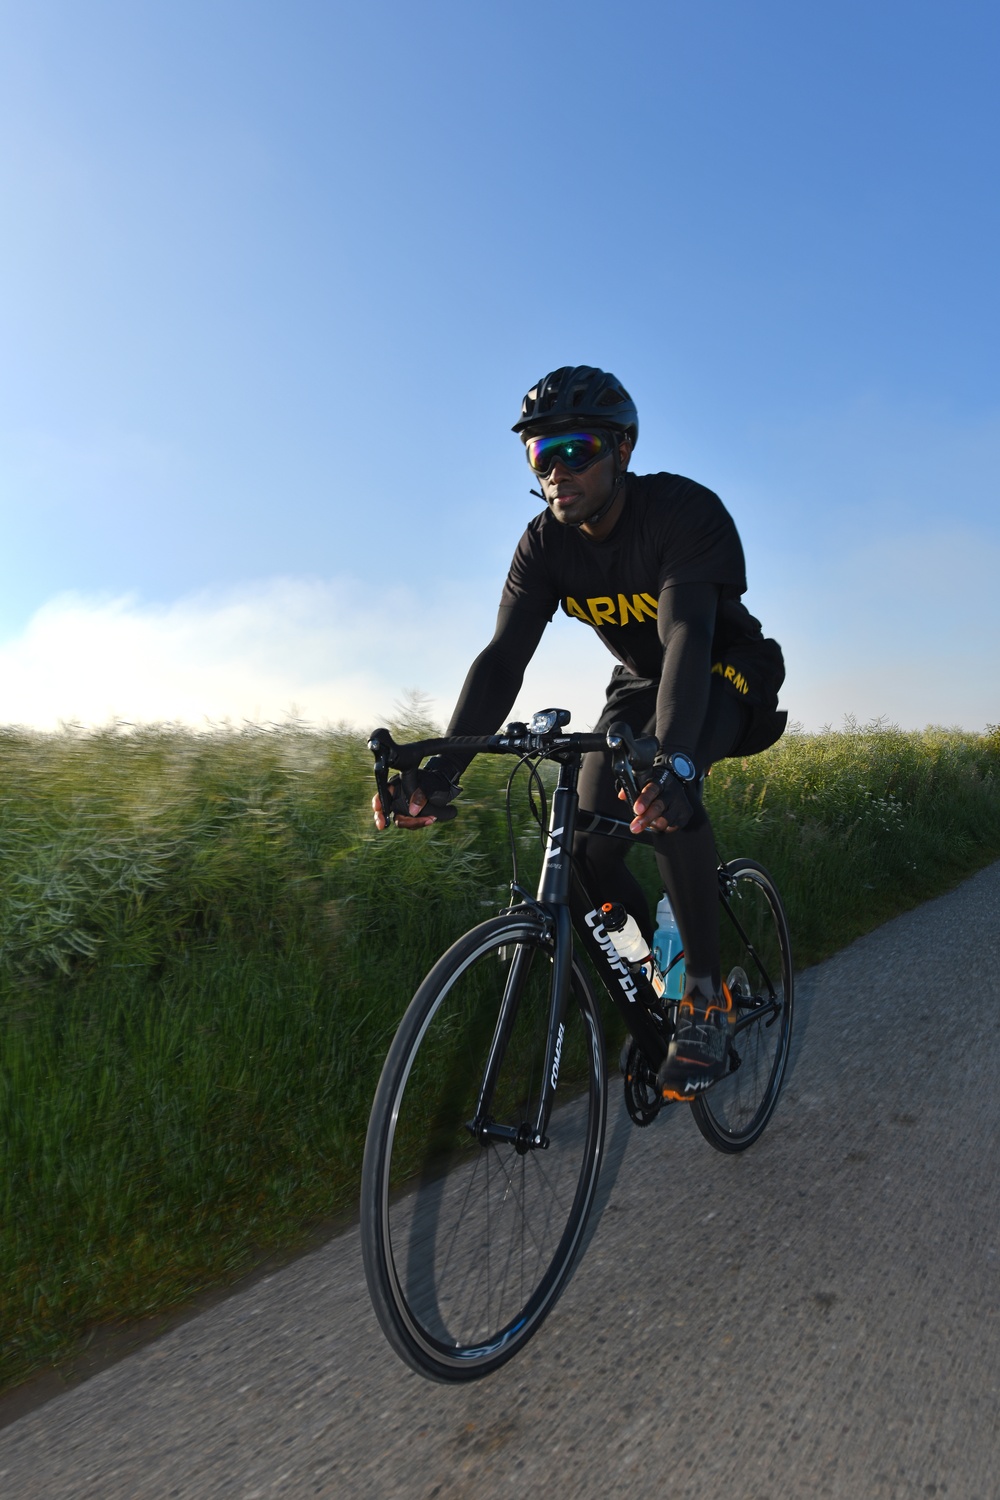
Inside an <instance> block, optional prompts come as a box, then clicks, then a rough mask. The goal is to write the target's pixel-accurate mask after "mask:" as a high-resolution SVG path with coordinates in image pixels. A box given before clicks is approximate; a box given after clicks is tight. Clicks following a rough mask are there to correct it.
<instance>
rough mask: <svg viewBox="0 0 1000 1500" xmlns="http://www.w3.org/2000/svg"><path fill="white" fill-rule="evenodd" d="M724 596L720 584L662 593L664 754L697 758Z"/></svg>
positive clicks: (659, 720)
mask: <svg viewBox="0 0 1000 1500" xmlns="http://www.w3.org/2000/svg"><path fill="white" fill-rule="evenodd" d="M720 593H721V590H720V588H719V586H718V584H715V583H675V584H670V583H667V584H664V586H663V588H662V589H661V590H660V598H659V604H658V607H657V615H656V621H657V630H658V631H659V635H660V642H661V644H662V646H663V669H662V672H661V674H660V687H659V691H658V692H657V695H656V738H657V739H658V740H659V742H660V748H661V749H662V750H668V751H670V750H683V751H685V753H686V754H688V755H690V756H692V757H693V755H694V750H695V746H696V745H697V743H698V735H699V733H700V732H701V726H702V724H703V722H704V719H705V710H706V709H707V707H708V690H709V686H710V684H711V680H712V678H711V672H712V638H713V636H714V634H715V616H716V612H717V610H718V607H719V595H720Z"/></svg>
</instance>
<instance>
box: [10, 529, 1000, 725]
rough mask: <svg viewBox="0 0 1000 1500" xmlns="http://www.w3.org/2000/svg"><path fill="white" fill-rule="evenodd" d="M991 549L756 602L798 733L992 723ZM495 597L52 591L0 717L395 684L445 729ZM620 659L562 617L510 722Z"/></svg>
mask: <svg viewBox="0 0 1000 1500" xmlns="http://www.w3.org/2000/svg"><path fill="white" fill-rule="evenodd" d="M998 575H1000V549H998V548H997V547H996V546H995V545H992V544H990V543H989V542H987V541H986V540H984V539H983V538H982V537H979V536H976V535H974V534H972V533H971V532H970V533H968V534H958V533H955V532H951V533H943V534H941V535H938V536H926V537H923V538H912V537H911V538H909V539H907V540H906V541H905V542H900V543H898V544H895V543H889V542H877V543H872V544H870V545H868V546H865V547H860V548H858V547H856V548H855V549H854V550H853V551H848V550H847V549H845V550H844V551H843V552H842V553H839V554H837V555H835V556H833V557H828V558H825V559H823V560H822V561H820V562H817V561H816V560H815V559H814V560H812V561H811V562H810V565H809V567H808V569H807V568H805V567H802V568H801V569H798V570H795V569H793V570H791V571H786V573H785V576H784V579H783V584H782V587H780V588H777V587H769V588H768V590H767V594H766V596H761V597H760V598H759V599H757V600H756V601H755V600H753V599H752V600H751V607H754V608H757V609H758V610H759V612H760V613H761V615H762V616H763V618H764V624H765V629H766V631H767V632H768V633H769V634H773V635H775V636H777V638H778V639H779V640H780V641H781V642H782V645H783V646H784V648H785V655H786V660H787V663H788V680H787V682H786V686H785V690H784V692H783V694H782V702H783V704H784V706H785V707H787V708H788V710H789V712H790V714H791V716H792V718H793V719H797V720H799V721H800V722H802V723H803V724H804V725H805V726H806V728H809V729H817V728H819V727H820V726H822V725H823V724H825V723H832V724H834V725H838V724H839V723H841V722H842V720H843V718H844V716H845V715H853V716H855V717H856V718H858V719H861V720H867V719H870V718H874V717H878V716H882V717H885V718H888V719H890V720H893V721H894V722H896V723H899V724H901V725H902V726H903V727H907V728H919V727H922V726H923V725H925V724H928V723H944V724H959V725H963V726H965V727H966V728H970V729H977V728H981V727H983V725H985V724H986V723H987V722H997V721H1000V701H998V695H997V688H996V673H995V670H994V667H993V662H994V661H995V659H996V658H997V656H998V655H1000V612H998V609H997V605H996V602H995V580H996V578H997V576H998ZM495 599H496V595H495V594H493V593H492V592H491V593H490V594H489V595H488V596H487V595H486V594H484V593H483V592H482V591H481V590H477V589H474V588H472V587H470V586H457V585H456V586H448V587H446V588H443V589H442V588H441V587H435V588H433V592H430V591H429V596H428V595H425V594H424V593H423V592H422V591H421V590H420V588H419V587H416V586H413V585H405V586H401V585H395V584H393V585H386V586H384V587H375V588H372V587H369V586H367V585H363V584H361V583H360V582H358V581H357V580H353V579H340V580H334V581H326V582H324V581H317V580H305V579H295V578H285V579H272V580H268V581H264V582H260V583H257V584H252V585H245V586H243V587H241V588H238V589H231V590H227V591H224V592H223V591H221V590H219V591H213V592H209V593H202V594H198V595H194V596H191V597H189V598H184V599H180V600H177V601H175V602H174V603H171V604H167V605H152V604H145V603H142V602H140V601H139V600H137V599H136V598H134V597H133V598H118V599H94V598H87V597H85V596H79V595H64V596H61V597H59V598H56V599H53V600H52V601H50V602H49V603H48V604H47V605H45V607H44V608H43V609H40V610H39V611H38V612H37V613H36V614H35V615H34V616H33V618H32V619H31V620H30V621H29V623H28V625H27V626H26V627H25V629H24V630H23V632H22V633H21V634H20V635H18V636H16V637H15V638H13V639H11V640H8V641H7V642H6V643H5V644H3V645H0V721H3V722H6V723H21V724H27V725H32V726H35V727H38V728H54V727H55V726H56V725H57V724H58V723H59V722H60V721H77V722H80V723H82V724H85V725H94V724H103V723H107V722H108V721H109V720H110V719H111V718H115V717H117V718H120V719H123V720H125V721H127V722H132V723H135V722H152V721H158V720H159V721H163V720H166V721H171V720H177V721H180V722H183V723H188V724H193V725H196V726H197V725H204V724H205V723H206V722H218V721H220V720H223V719H230V720H233V721H235V722H242V721H243V720H251V721H254V722H274V721H278V720H282V719H284V718H285V717H287V716H288V715H289V714H291V713H295V714H296V715H297V716H298V717H300V718H302V719H304V720H305V721H307V722H309V723H313V724H324V723H336V722H340V721H346V722H348V723H351V724H353V725H356V726H358V727H359V728H370V727H373V726H374V725H375V724H376V723H378V722H382V721H384V720H385V719H386V718H387V717H389V715H390V714H391V711H392V706H393V704H394V703H395V702H396V701H397V700H398V699H399V698H400V696H401V695H402V693H403V692H404V691H405V690H406V689H407V688H417V689H420V690H421V691H423V692H424V693H426V694H428V695H429V696H430V698H431V703H432V711H433V712H434V714H435V716H436V717H437V718H438V719H439V720H440V721H441V722H444V721H446V720H447V718H448V716H449V714H450V712H451V708H452V706H453V704H454V701H455V698H456V696H457V693H458V690H459V688H460V687H461V684H462V680H463V678H464V676H465V672H466V670H467V668H468V666H469V663H470V662H471V660H472V659H473V657H474V656H475V654H476V652H477V651H478V650H480V649H481V647H482V646H483V645H485V644H486V641H487V640H488V639H489V637H490V634H491V632H492V627H493V621H494V618H495ZM611 665H612V662H611V659H610V657H609V656H608V654H607V653H606V652H605V651H604V650H603V648H602V647H601V646H599V644H598V643H597V642H596V641H594V640H592V639H591V638H590V635H589V632H586V631H585V630H584V628H583V627H582V626H580V625H579V624H576V623H574V622H571V621H568V620H565V619H563V618H562V617H561V616H557V617H556V620H555V621H554V622H553V625H552V626H551V627H550V629H549V630H548V631H547V633H546V635H545V637H544V639H543V641H542V645H541V647H540V649H539V652H538V654H537V656H536V658H535V660H534V661H533V662H532V664H531V666H530V668H529V671H528V675H527V677H526V679H525V685H524V688H523V689H522V692H521V694H520V697H519V700H518V703H517V704H516V705H515V709H514V711H513V712H514V715H515V716H518V717H524V716H526V715H527V714H529V713H530V712H531V711H532V710H534V709H536V708H540V707H545V706H549V705H554V704H558V705H559V706H561V707H566V708H569V709H570V710H571V711H572V714H573V723H574V725H575V726H576V727H577V728H585V727H588V726H589V725H590V724H592V723H593V721H594V720H595V719H596V717H597V715H598V713H599V712H600V709H601V706H602V704H603V701H604V686H605V684H606V682H607V679H608V675H609V671H610V667H611Z"/></svg>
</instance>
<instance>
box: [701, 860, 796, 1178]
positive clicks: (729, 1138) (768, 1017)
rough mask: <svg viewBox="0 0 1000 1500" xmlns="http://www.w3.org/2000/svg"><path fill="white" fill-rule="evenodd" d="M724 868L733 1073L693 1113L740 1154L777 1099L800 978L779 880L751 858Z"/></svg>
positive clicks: (719, 1145)
mask: <svg viewBox="0 0 1000 1500" xmlns="http://www.w3.org/2000/svg"><path fill="white" fill-rule="evenodd" d="M725 870H726V877H727V879H726V888H727V895H728V899H729V903H730V913H729V914H725V908H723V912H724V915H723V916H722V919H721V924H720V925H721V929H722V930H721V940H722V972H723V975H724V976H725V977H726V979H727V981H728V984H729V988H730V990H731V992H732V995H733V1004H734V1006H735V1007H736V1013H737V1020H736V1030H735V1035H734V1037H733V1039H732V1042H731V1045H730V1071H729V1072H727V1073H726V1074H725V1076H724V1077H722V1078H721V1079H720V1080H719V1082H718V1083H716V1084H713V1086H712V1087H711V1088H710V1089H708V1090H707V1091H706V1092H705V1093H704V1094H701V1095H699V1096H698V1098H697V1099H695V1101H694V1103H693V1104H692V1112H693V1114H694V1119H695V1124H696V1125H697V1126H698V1129H699V1130H700V1131H701V1133H702V1135H703V1136H704V1137H705V1139H706V1140H707V1141H708V1142H709V1143H710V1144H711V1145H713V1146H714V1147H715V1148H716V1150H717V1151H725V1152H735V1151H745V1150H746V1148H747V1147H748V1146H752V1145H753V1143H754V1141H756V1140H758V1139H759V1137H760V1135H761V1133H762V1132H763V1130H764V1127H765V1126H766V1125H767V1122H768V1120H770V1118H771V1115H772V1114H773V1113H774V1108H775V1105H776V1104H777V1102H778V1095H779V1094H780V1092H781V1083H782V1079H783V1078H784V1074H785V1067H786V1065H787V1063H788V1048H789V1042H790V1039H791V1032H792V1007H793V1004H794V998H795V994H794V988H795V979H794V972H793V969H792V945H791V938H790V937H789V932H788V919H787V917H786V915H785V909H784V906H783V905H782V901H781V897H780V895H779V894H778V889H777V887H776V886H775V884H774V881H773V880H772V879H771V877H770V875H769V874H768V873H767V871H766V870H765V869H764V868H763V866H762V865H759V864H758V863H757V862H756V860H752V859H734V860H732V861H730V863H729V864H728V865H726V867H725ZM733 917H735V918H736V921H733V920H732V918H733ZM737 922H738V923H739V925H740V926H741V927H742V929H743V933H742V934H741V932H740V930H739V927H738V926H737ZM743 934H745V937H744V935H743ZM747 939H749V943H748V942H747Z"/></svg>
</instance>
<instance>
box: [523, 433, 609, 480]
mask: <svg viewBox="0 0 1000 1500" xmlns="http://www.w3.org/2000/svg"><path fill="white" fill-rule="evenodd" d="M524 447H525V451H526V452H527V455H528V463H529V464H530V465H531V467H532V469H534V471H535V473H536V474H547V473H548V472H549V470H550V469H551V468H552V465H553V464H554V463H556V462H557V461H558V462H559V463H561V464H562V465H563V466H564V467H565V468H567V469H569V470H571V471H572V473H574V474H582V473H583V471H584V470H585V469H589V468H590V466H591V464H596V463H597V461H598V459H601V458H604V456H605V454H607V453H610V452H611V450H612V439H611V435H610V433H607V432H557V433H553V434H552V435H551V436H550V437H534V438H528V440H527V442H526V443H525V445H524Z"/></svg>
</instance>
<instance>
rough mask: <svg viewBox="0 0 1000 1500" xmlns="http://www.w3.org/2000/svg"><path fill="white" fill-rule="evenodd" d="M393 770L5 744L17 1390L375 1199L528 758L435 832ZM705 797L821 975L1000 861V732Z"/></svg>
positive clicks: (0, 996)
mask: <svg viewBox="0 0 1000 1500" xmlns="http://www.w3.org/2000/svg"><path fill="white" fill-rule="evenodd" d="M394 728H395V729H396V731H397V733H398V734H400V735H401V736H403V737H405V736H406V735H409V736H410V737H411V738H412V737H413V735H414V734H415V733H420V732H424V731H425V730H426V728H427V726H426V725H422V724H421V723H419V722H417V721H416V720H415V719H414V718H413V716H412V715H411V717H410V720H409V722H403V723H401V724H398V725H396V726H394ZM370 764H371V760H370V756H369V755H368V753H367V751H366V750H365V747H364V740H363V737H362V736H361V735H359V734H356V733H354V732H350V731H347V730H337V731H330V732H326V733H313V732H309V731H307V730H305V729H303V728H300V727H297V726H294V725H288V726H282V727H280V728H274V729H256V728H253V729H245V730H241V731H236V730H229V729H227V730H220V731H219V732H217V733H212V734H194V733H190V732H188V731H184V730H179V729H174V728H163V727H155V728H146V729H126V728H115V729H109V730H107V731H105V732H101V733H95V734H83V733H78V732H74V731H72V730H67V731H66V732H64V733H62V734H57V735H35V734H29V733H25V732H21V731H17V730H6V731H0V1385H4V1384H11V1383H14V1382H16V1381H17V1380H19V1379H21V1378H23V1377H24V1376H25V1375H26V1374H27V1373H28V1372H29V1371H30V1370H31V1369H33V1368H35V1367H36V1366H38V1365H39V1364H43V1363H46V1362H48V1361H52V1360H57V1359H58V1358H59V1357H60V1356H62V1355H64V1354H65V1353H66V1352H67V1350H69V1349H70V1348H72V1346H73V1345H74V1343H75V1341H77V1340H78V1339H79V1338H80V1336H81V1335H82V1334H83V1333H84V1332H85V1331H86V1330H87V1329H88V1328H91V1327H93V1326H94V1325H95V1324H98V1323H100V1322H103V1321H109V1320H110V1321H122V1320H127V1319H132V1318H138V1317H141V1316H143V1315H145V1314H148V1313H151V1312H153V1311H157V1310H162V1309H163V1308H167V1307H170V1306H172V1305H175V1304H179V1303H182V1302H184V1301H185V1300H187V1299H188V1298H190V1296H191V1295H192V1294H193V1293H194V1292H195V1291H197V1290H199V1289H201V1288H204V1287H206V1286H208V1285H211V1284H213V1283H218V1282H222V1281H225V1280H227V1279H230V1278H232V1277H235V1276H237V1275H238V1274H240V1273H241V1272H242V1271H245V1270H246V1269H247V1268H248V1267H249V1266H251V1265H252V1264H253V1263H254V1261H255V1259H256V1258H258V1257H259V1256H260V1255H261V1253H262V1252H264V1251H265V1250H273V1249H276V1248H282V1247H284V1248H287V1247H293V1246H294V1245H295V1244H296V1242H297V1241H300V1240H301V1237H302V1235H303V1234H304V1233H305V1232H306V1230H307V1229H308V1228H309V1226H310V1225H314V1224H315V1223H316V1222H318V1221H323V1220H328V1219H330V1218H331V1217H332V1216H334V1215H335V1214H336V1213H337V1212H338V1211H339V1210H343V1209H345V1208H349V1207H350V1206H351V1205H352V1204H353V1202H354V1199H355V1196H356V1192H357V1185H358V1178H359V1174H360V1163H361V1151H362V1145H363V1140H364V1130H365V1125H366V1121H367V1115H368V1108H369V1105H370V1101H371V1097H372V1094H373V1092H374V1089H375V1084H376V1081H377V1078H378V1073H379V1069H380V1067H381V1063H382V1058H383V1056H384V1054H385V1050H386V1048H387V1046H388V1043H389V1039H390V1037H391V1035H392V1033H393V1030H394V1028H395V1026H396V1023H397V1021H398V1019H399V1016H400V1015H401V1013H402V1011H403V1009H404V1008H405V1006H406V1004H407V1003H408V1001H409V998H410V995H411V993H412V991H413V989H414V988H415V986H416V984H417V982H418V980H419V979H420V978H421V977H422V975H423V973H424V972H425V971H426V969H427V968H428V967H429V965H430V963H431V962H432V961H433V959H434V958H436V957H437V955H438V954H439V953H440V952H441V951H442V950H443V949H444V948H445V947H446V946H447V944H448V943H449V942H451V941H452V940H453V939H454V938H455V937H457V936H458V935H459V934H460V933H461V932H463V931H464V930H465V929H466V928H467V927H468V926H470V925H471V924H472V923H473V922H475V921H477V920H480V919H482V918H483V917H485V916H487V915H489V913H490V911H491V910H496V909H497V908H498V906H499V905H501V904H503V902H504V899H505V895H506V889H507V886H506V882H507V879H508V871H509V858H508V852H507V847H506V840H507V835H506V825H505V820H504V811H503V784H504V781H505V779H506V776H507V774H508V773H509V770H510V765H509V763H503V762H497V763H491V762H488V761H487V760H485V758H484V759H482V760H480V761H479V762H476V763H474V765H473V767H472V768H471V769H470V772H469V774H468V776H467V778H466V789H467V790H466V795H465V796H464V798H463V802H462V810H461V815H460V817H459V819H458V820H457V821H456V822H455V823H452V824H450V825H446V826H445V827H443V828H433V829H431V830H429V831H427V832H426V833H424V834H422V835H420V836H406V835H403V834H400V833H397V832H395V831H390V832H388V833H386V834H383V835H376V834H375V833H374V830H373V829H372V828H371V824H370V818H369V814H368V810H367V804H368V800H369V798H370V794H371V785H370ZM708 796H709V801H710V805H711V810H712V815H713V820H714V822H715V825H716V829H717V833H718V837H719V844H720V851H721V853H722V854H723V855H724V856H729V855H732V854H735V853H743V854H753V855H755V856H756V857H758V858H759V859H761V860H762V861H763V862H764V863H765V864H766V865H767V866H768V868H769V869H771V870H772V872H773V873H774V875H775V876H776V878H777V881H778V883H779V886H780V887H781V889H782V891H783V893H784V895H785V898H786V902H787V905H788V908H789V915H790V919H791V927H792V935H793V946H794V949H795V954H796V959H797V962H798V964H799V965H800V966H803V965H806V964H810V963H814V962H816V961H817V960H818V959H820V958H822V957H824V956H825V955H827V954H829V953H831V952H833V951H835V950H836V949H837V948H839V947H841V946H842V945H843V944H845V943H846V942H849V941H850V940H851V939H853V938H855V937H857V936H858V935H860V934H861V933H863V932H865V931H867V930H869V929H870V928H872V927H874V926H876V925H877V924H878V923H880V922H882V921H884V920H885V919H886V918H888V917H890V916H892V915H894V914H895V913H897V912H899V911H902V910H904V909H905V908H907V907H910V906H912V905H914V904H915V903H917V902H919V901H921V900H923V899H925V898H926V897H928V896H931V895H934V894H935V893H937V892H940V891H942V890H944V889H946V888H948V887H949V886H951V885H953V884H954V883H955V882H956V881H957V880H958V879H960V878H961V877H962V876H964V875H966V874H969V873H971V872H972V871H974V870H975V869H977V868H979V867H980V866H982V865H983V864H985V863H986V862H988V861H989V860H991V859H993V858H995V857H997V856H1000V732H998V731H991V732H988V733H987V734H986V735H972V734H964V733H959V732H951V731H944V730H928V731H926V732H924V733H920V734H910V733H902V732H900V731H898V730H896V729H893V728H889V727H885V726H883V725H879V724H875V725H870V726H866V727H860V726H855V725H849V726H847V728H846V729H845V730H844V731H841V732H837V733H833V732H824V733H822V734H818V735H805V734H798V733H790V734H789V735H787V736H786V737H785V739H784V740H783V741H782V742H781V744H779V745H778V746H776V747H775V748H774V749H773V750H771V751H768V752H766V753H765V754H763V755H760V756H756V757H753V758H752V759H749V760H746V761H733V762H725V763H723V764H721V765H720V766H718V767H717V768H716V770H715V771H714V773H713V775H712V776H711V778H710V781H709V790H708ZM523 802H524V797H523V794H522V797H521V799H520V810H519V822H518V824H517V828H518V841H519V844H520V846H521V854H522V857H523V858H526V859H529V861H530V858H531V854H530V852H529V850H530V849H531V848H533V847H534V845H535V842H536V841H535V835H534V833H533V831H532V830H533V824H531V822H530V819H529V818H528V816H527V813H526V810H525V808H524V807H523ZM644 876H645V878H646V879H647V880H648V882H649V885H650V889H651V891H652V889H653V886H654V883H655V877H654V872H653V869H652V861H651V860H650V861H649V862H648V863H647V864H646V865H645V867H644Z"/></svg>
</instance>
